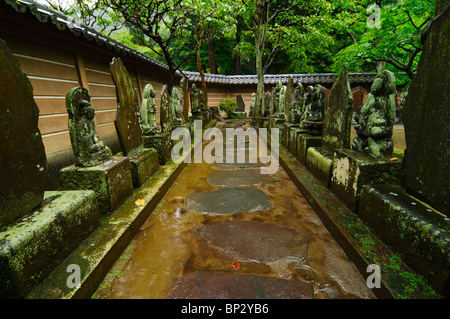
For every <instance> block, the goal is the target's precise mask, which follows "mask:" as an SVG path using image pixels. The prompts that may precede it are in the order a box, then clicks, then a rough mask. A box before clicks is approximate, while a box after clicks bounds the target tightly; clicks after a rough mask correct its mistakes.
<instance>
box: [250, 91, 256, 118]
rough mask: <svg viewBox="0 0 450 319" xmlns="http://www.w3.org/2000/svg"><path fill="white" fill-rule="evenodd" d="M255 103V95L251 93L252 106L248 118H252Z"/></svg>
mask: <svg viewBox="0 0 450 319" xmlns="http://www.w3.org/2000/svg"><path fill="white" fill-rule="evenodd" d="M255 103H256V93H255V92H253V93H252V104H250V111H249V114H248V116H250V117H252V116H253V110H254V109H255Z"/></svg>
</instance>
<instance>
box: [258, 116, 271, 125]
mask: <svg viewBox="0 0 450 319" xmlns="http://www.w3.org/2000/svg"><path fill="white" fill-rule="evenodd" d="M268 121H269V118H268V117H260V118H259V127H264V128H268V127H269V123H268Z"/></svg>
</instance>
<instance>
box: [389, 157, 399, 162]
mask: <svg viewBox="0 0 450 319" xmlns="http://www.w3.org/2000/svg"><path fill="white" fill-rule="evenodd" d="M390 161H391V162H397V161H398V158H397V157H393V158H391V159H390Z"/></svg>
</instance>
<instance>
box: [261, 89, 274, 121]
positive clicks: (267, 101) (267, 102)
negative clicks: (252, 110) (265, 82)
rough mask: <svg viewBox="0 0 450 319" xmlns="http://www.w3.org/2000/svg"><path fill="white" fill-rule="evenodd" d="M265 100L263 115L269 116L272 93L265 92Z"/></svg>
mask: <svg viewBox="0 0 450 319" xmlns="http://www.w3.org/2000/svg"><path fill="white" fill-rule="evenodd" d="M264 98H265V101H264V103H265V104H264V107H265V110H264V113H263V116H269V114H270V108H271V105H272V94H271V93H270V92H266V94H265V95H264Z"/></svg>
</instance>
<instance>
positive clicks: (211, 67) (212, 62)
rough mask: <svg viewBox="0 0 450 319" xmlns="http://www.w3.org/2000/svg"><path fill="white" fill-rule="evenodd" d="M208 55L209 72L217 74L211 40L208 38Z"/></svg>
mask: <svg viewBox="0 0 450 319" xmlns="http://www.w3.org/2000/svg"><path fill="white" fill-rule="evenodd" d="M208 55H209V73H211V74H217V67H216V55H215V54H214V41H213V40H208Z"/></svg>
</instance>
